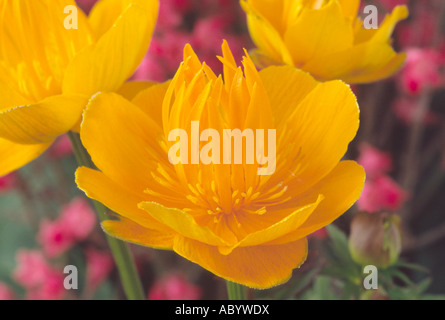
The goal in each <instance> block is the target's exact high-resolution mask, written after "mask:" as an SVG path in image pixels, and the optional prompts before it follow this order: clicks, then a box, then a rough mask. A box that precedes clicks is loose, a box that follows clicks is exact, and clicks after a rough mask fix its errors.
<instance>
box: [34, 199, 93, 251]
mask: <svg viewBox="0 0 445 320" xmlns="http://www.w3.org/2000/svg"><path fill="white" fill-rule="evenodd" d="M95 223H96V215H95V213H94V211H93V209H91V207H90V206H89V204H88V202H87V201H86V200H85V199H83V198H80V197H79V198H75V199H73V200H72V201H71V202H70V203H69V204H68V205H66V206H65V207H64V208H63V209H62V214H61V215H60V216H59V218H57V219H56V220H55V221H48V220H43V221H42V223H41V225H40V230H39V234H38V236H37V237H38V241H39V243H40V244H41V245H42V247H43V250H44V252H45V254H46V255H47V256H48V257H56V256H58V255H60V254H62V253H64V252H65V251H67V250H68V249H70V248H71V247H72V246H73V245H74V244H76V243H77V242H79V241H82V240H84V239H85V238H86V237H87V236H88V235H89V234H90V232H91V231H92V230H93V228H94V226H95Z"/></svg>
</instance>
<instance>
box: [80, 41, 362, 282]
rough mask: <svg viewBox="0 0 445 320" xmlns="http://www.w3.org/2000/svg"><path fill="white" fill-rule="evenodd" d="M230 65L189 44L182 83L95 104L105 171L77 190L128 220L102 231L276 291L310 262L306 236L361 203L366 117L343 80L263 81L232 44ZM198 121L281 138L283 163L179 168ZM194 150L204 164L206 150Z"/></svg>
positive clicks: (95, 153) (92, 142) (83, 178)
mask: <svg viewBox="0 0 445 320" xmlns="http://www.w3.org/2000/svg"><path fill="white" fill-rule="evenodd" d="M221 61H222V62H223V64H224V81H223V78H222V77H221V76H219V77H218V76H216V75H215V74H214V73H213V71H212V70H211V69H210V68H209V67H208V66H207V65H206V64H202V63H201V62H200V61H199V59H198V57H197V56H196V55H195V53H194V52H193V50H192V48H191V47H190V46H186V47H185V48H184V62H183V63H182V64H181V66H180V68H179V69H178V72H177V73H176V75H175V77H174V78H173V80H172V81H171V82H167V83H163V84H158V85H154V86H152V87H150V88H148V89H146V90H144V91H142V92H140V93H139V95H137V96H136V97H135V98H134V99H133V100H132V102H129V101H127V100H125V99H124V98H122V97H120V96H118V95H116V94H107V93H104V94H99V95H97V96H96V97H95V98H94V99H92V100H91V102H90V104H89V106H88V108H87V110H86V112H85V114H84V120H83V122H82V128H81V138H82V142H83V143H84V145H85V147H86V148H87V150H88V152H89V153H90V155H91V156H92V160H93V161H94V163H95V164H96V166H97V168H98V169H99V170H100V171H97V170H92V169H88V168H84V167H83V168H79V169H78V171H77V173H76V181H77V184H78V186H79V187H80V188H81V189H82V190H84V191H85V193H86V194H87V195H88V196H89V197H91V198H93V199H96V200H98V201H100V202H102V203H104V204H105V205H106V206H107V207H109V208H110V209H112V210H113V211H114V212H117V213H118V214H119V219H120V220H118V221H117V220H109V221H105V222H104V223H103V224H102V225H103V228H104V230H105V231H106V232H108V233H109V234H111V235H113V236H116V237H118V238H120V239H124V240H126V241H130V242H135V243H138V244H141V245H145V246H150V247H155V248H163V249H170V250H174V251H175V252H176V253H178V254H179V255H181V256H183V257H185V258H187V259H189V260H191V261H192V262H195V263H197V264H199V265H201V266H202V267H204V268H206V269H207V270H209V271H211V272H213V273H214V274H216V275H218V276H220V277H222V278H225V279H228V280H230V281H234V282H238V283H242V284H244V285H247V286H251V287H256V288H268V287H271V286H274V285H278V284H280V283H283V282H284V281H287V279H289V277H290V275H291V273H292V270H293V269H294V268H296V267H298V266H299V265H301V264H302V263H303V262H304V261H305V259H306V255H307V240H306V237H307V236H308V235H309V234H311V233H313V232H315V231H316V230H318V229H320V228H322V227H324V226H326V225H327V224H329V223H331V222H332V221H334V220H335V219H336V218H337V217H339V216H340V215H341V214H343V213H344V212H345V211H346V210H347V209H348V208H349V207H350V206H351V205H352V204H353V203H354V202H355V201H356V200H357V199H358V197H359V196H360V192H361V190H362V188H363V184H364V178H365V177H364V176H365V173H364V170H363V168H362V167H361V166H359V165H358V164H357V163H355V162H353V161H340V160H341V158H342V157H343V155H344V153H345V152H346V150H347V147H348V144H349V142H350V141H351V140H352V139H353V138H354V136H355V134H356V132H357V129H358V124H359V120H358V117H359V110H358V107H357V102H356V98H355V96H354V95H353V93H352V92H351V90H350V88H349V87H348V86H347V85H346V84H345V83H343V82H341V81H330V82H326V83H319V82H317V81H315V80H314V79H313V78H312V77H311V76H310V75H309V74H307V73H306V72H303V71H300V70H297V69H295V68H292V67H289V66H274V67H270V68H266V69H264V70H262V71H260V72H258V71H257V70H256V68H255V66H254V65H253V62H252V61H251V59H250V58H249V57H248V56H247V57H245V58H244V60H243V66H244V73H243V70H242V69H241V67H237V66H236V63H235V60H234V58H233V55H232V53H231V51H230V49H229V47H228V45H227V43H226V42H224V44H223V57H222V58H221ZM191 121H199V126H200V129H198V130H204V129H206V128H217V129H215V130H222V129H223V128H224V129H232V130H233V129H235V128H238V129H240V130H244V129H247V128H254V129H258V130H260V129H266V130H272V132H275V133H276V139H274V138H273V136H272V135H271V133H270V132H269V131H268V135H271V136H270V138H268V141H270V143H273V141H275V140H276V149H275V150H276V157H274V156H273V151H272V146H271V147H270V149H268V150H269V152H270V153H271V154H270V156H271V157H270V158H269V161H268V165H267V166H266V164H263V165H261V166H260V165H259V163H258V162H256V161H253V163H252V164H247V163H241V164H235V161H234V160H233V157H234V156H235V155H234V154H235V152H234V153H233V154H231V158H232V160H231V161H230V162H231V164H219V163H220V162H222V161H217V160H218V158H217V157H218V156H216V151H214V152H215V158H214V160H212V161H210V163H209V164H203V163H201V164H193V165H192V164H190V165H187V164H183V163H181V162H179V163H177V164H172V163H171V162H170V161H169V153H170V152H169V148H171V147H173V145H174V142H173V141H169V139H168V136H169V135H170V131H171V130H175V129H179V128H180V129H183V130H184V131H185V132H187V134H188V135H190V130H191V129H190V127H191ZM103 123H108V125H107V126H103ZM274 130H275V131H274ZM263 133H264V131H263ZM223 134H224V133H223ZM198 136H199V133H198ZM258 137H259V136H258ZM258 137H257V138H258ZM214 139H215V138H212V141H213V140H214ZM259 139H261V138H259ZM181 141H182V140H181ZM187 141H188V139H187ZM203 145H204V142H201V143H200V146H203ZM257 145H258V144H257ZM111 146H112V147H111ZM207 147H208V146H207ZM215 148H218V147H215ZM258 148H261V146H259V145H258ZM187 150H188V151H187V152H188V154H189V155H191V156H193V157H196V156H197V157H198V158H199V151H198V150H197V149H194V151H193V152H192V151H191V150H192V149H190V148H189V147H187ZM215 150H218V149H215ZM257 150H260V149H257ZM263 151H264V150H263ZM258 152H260V151H258ZM237 153H238V152H237ZM181 154H182V151H181ZM258 156H260V158H261V159H263V157H261V155H259V154H258V155H257V157H258ZM264 157H265V155H264ZM170 159H171V156H170ZM215 159H216V160H215ZM257 159H258V158H257ZM275 159H276V160H277V162H275V163H274V160H275ZM241 162H246V161H245V160H241ZM259 172H260V173H261V174H258V173H259ZM270 173H273V174H270ZM267 174H269V175H267ZM144 190H145V191H144Z"/></svg>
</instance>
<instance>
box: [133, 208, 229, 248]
mask: <svg viewBox="0 0 445 320" xmlns="http://www.w3.org/2000/svg"><path fill="white" fill-rule="evenodd" d="M139 207H140V208H141V209H143V210H145V211H146V212H147V213H148V214H150V216H152V217H153V218H154V219H156V220H157V221H159V222H160V223H163V224H165V225H167V226H169V227H170V228H172V229H173V230H175V231H176V232H177V233H179V234H180V235H182V236H184V237H187V238H190V239H194V240H197V241H200V242H203V243H206V244H210V245H214V246H230V245H231V244H232V243H230V242H228V241H233V242H234V241H236V239H221V238H220V237H218V236H217V235H216V234H214V233H213V232H212V231H211V230H210V229H209V228H207V227H201V226H200V225H198V224H197V223H196V221H195V220H194V219H193V217H192V216H191V215H190V214H188V213H187V212H184V211H182V210H179V209H175V208H166V207H164V206H162V205H160V204H157V203H153V202H141V203H140V204H139Z"/></svg>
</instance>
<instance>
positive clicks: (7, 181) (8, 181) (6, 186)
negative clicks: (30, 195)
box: [0, 172, 17, 193]
mask: <svg viewBox="0 0 445 320" xmlns="http://www.w3.org/2000/svg"><path fill="white" fill-rule="evenodd" d="M16 180H17V176H16V174H15V173H14V172H12V173H10V174H7V175H6V176H3V177H0V193H1V192H8V191H10V190H11V189H12V188H14V186H15V183H16Z"/></svg>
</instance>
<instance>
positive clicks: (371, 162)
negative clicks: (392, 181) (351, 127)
mask: <svg viewBox="0 0 445 320" xmlns="http://www.w3.org/2000/svg"><path fill="white" fill-rule="evenodd" d="M359 150H360V156H359V158H358V159H357V162H358V163H359V164H360V165H362V166H363V168H365V171H366V176H367V177H368V178H372V177H375V176H377V175H379V174H381V173H386V172H388V171H389V170H391V166H392V160H391V156H390V154H389V153H386V152H382V151H380V150H379V149H377V148H375V147H373V146H371V145H370V144H367V143H362V144H361V145H360V147H359Z"/></svg>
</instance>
